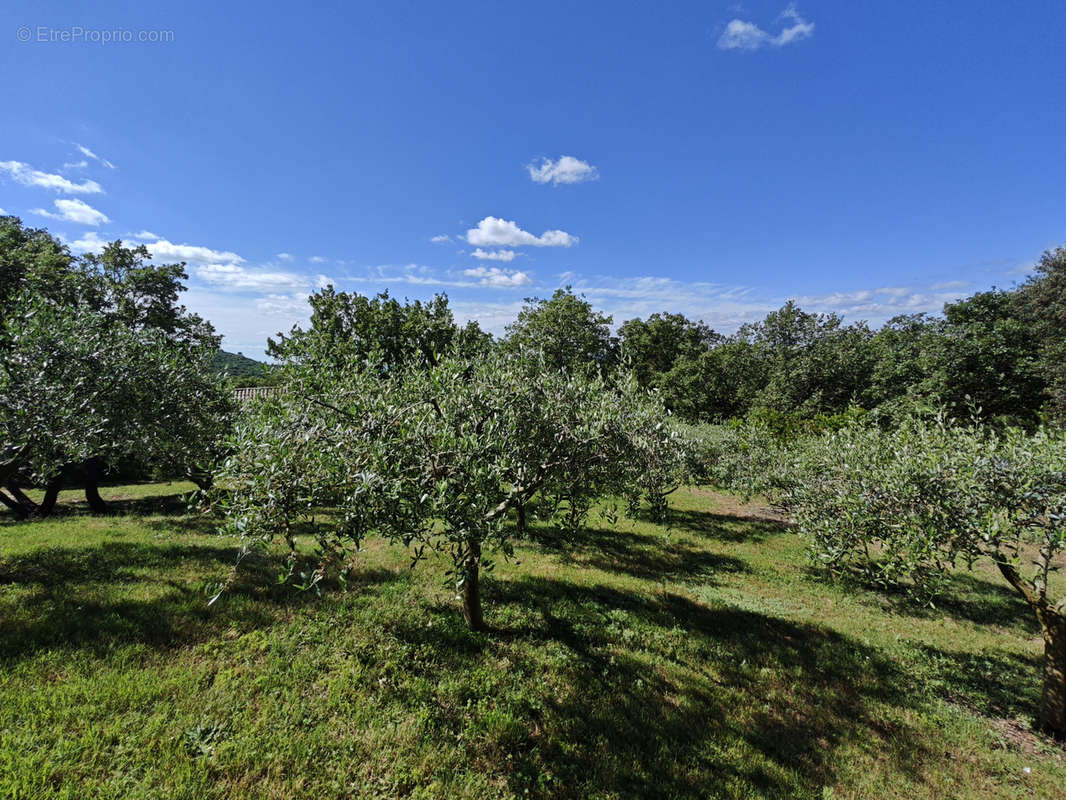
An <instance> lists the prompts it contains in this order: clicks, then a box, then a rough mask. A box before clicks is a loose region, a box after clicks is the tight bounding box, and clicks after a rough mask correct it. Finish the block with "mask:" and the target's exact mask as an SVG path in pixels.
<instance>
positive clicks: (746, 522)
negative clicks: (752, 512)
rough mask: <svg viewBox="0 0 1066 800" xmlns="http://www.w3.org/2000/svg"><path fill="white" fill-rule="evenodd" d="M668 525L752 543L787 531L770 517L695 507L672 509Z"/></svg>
mask: <svg viewBox="0 0 1066 800" xmlns="http://www.w3.org/2000/svg"><path fill="white" fill-rule="evenodd" d="M670 527H671V528H679V529H682V530H686V531H691V532H692V533H696V534H700V535H701V536H704V537H707V538H709V539H717V540H719V541H722V542H753V543H756V544H758V543H759V542H762V541H765V540H766V539H768V538H770V537H773V536H777V535H779V534H782V533H787V532H788V531H789V527H788V524H787V523H785V522H784V521H782V520H779V519H774V518H773V517H769V516H739V515H733V514H720V513H715V512H713V511H697V510H694V509H671V510H670Z"/></svg>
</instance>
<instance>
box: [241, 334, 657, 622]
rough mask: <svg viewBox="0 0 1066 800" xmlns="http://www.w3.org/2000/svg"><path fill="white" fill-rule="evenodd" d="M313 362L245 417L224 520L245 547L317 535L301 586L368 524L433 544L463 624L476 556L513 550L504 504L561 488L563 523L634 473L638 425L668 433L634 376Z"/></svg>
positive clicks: (438, 362)
mask: <svg viewBox="0 0 1066 800" xmlns="http://www.w3.org/2000/svg"><path fill="white" fill-rule="evenodd" d="M322 373H323V369H322V368H321V367H313V366H312V367H309V366H307V365H295V366H290V367H289V368H288V377H287V382H286V391H285V392H283V393H281V394H279V395H278V396H276V397H273V398H268V399H266V400H263V401H261V402H260V403H258V404H257V405H256V406H253V407H252V408H250V409H249V411H248V413H246V414H243V415H241V418H240V419H239V420H238V422H237V425H236V435H235V437H234V440H233V454H232V455H231V456H230V457H229V459H228V460H227V461H226V462H225V465H224V468H223V470H222V472H221V480H220V483H225V485H226V487H227V490H228V491H227V495H226V499H225V501H224V508H225V511H226V515H227V523H226V529H227V530H228V531H230V532H233V533H237V534H240V535H241V536H242V537H243V538H244V541H245V547H246V549H245V551H246V552H247V551H248V550H250V549H251V548H253V547H256V546H260V545H266V544H267V543H269V542H270V541H272V540H273V539H274V538H275V537H278V536H280V537H284V538H285V539H286V540H287V541H288V542H289V545H290V546H291V547H292V548H293V551H294V552H295V538H296V536H297V534H298V533H299V532H300V531H301V530H306V531H310V532H313V534H314V536H315V537H316V539H317V541H318V545H319V552H320V554H321V561H320V563H319V565H318V567H317V568H316V569H315V570H314V571H313V572H312V574H310V575H309V576H308V577H307V579H306V583H315V582H317V581H318V580H320V579H321V578H322V577H324V576H325V575H326V574H327V572H328V571H329V570H330V569H331V567H333V566H336V565H339V564H343V563H346V561H347V559H348V554H349V553H350V552H351V551H352V550H353V549H358V547H359V544H360V542H361V541H362V540H363V539H364V538H365V537H366V536H368V535H370V534H372V533H377V534H380V535H382V536H384V537H386V538H388V539H390V540H392V541H395V542H400V543H402V544H404V545H406V546H408V547H410V548H411V549H412V552H413V554H414V558H415V560H416V561H417V560H418V559H419V558H421V557H422V556H423V555H425V554H426V553H428V552H430V551H439V552H442V553H444V554H446V555H447V556H448V557H449V559H450V565H451V566H450V569H449V572H448V579H449V580H450V581H452V582H453V583H454V585H455V587H456V591H457V595H458V597H459V599H461V602H462V610H463V615H464V617H465V619H466V621H467V623H468V625H469V626H470V627H471V628H473V629H479V628H482V627H483V625H484V620H483V614H482V606H481V592H480V583H479V575H480V573H481V572H482V571H483V570H485V569H486V568H489V567H491V560H490V558H489V556H488V554H487V552H486V551H487V550H490V549H491V550H496V551H499V552H501V553H503V554H504V556H509V555H511V553H512V552H513V550H512V548H513V537H514V536H515V533H516V529H515V527H514V525H512V524H511V522H510V519H509V518H510V516H511V515H512V513H515V514H517V513H519V512H520V511H521V509H522V508H523V507H524V505H525V504H526V503H528V502H529V501H530V500H531V499H532V498H533V497H534V496H537V495H538V494H539V495H540V496H542V497H545V498H550V500H549V502H548V503H546V504H547V505H550V504H551V502H553V501H554V500H558V499H560V498H561V499H562V500H563V502H562V505H563V506H564V507H565V514H566V515H567V516H568V517H569V518H570V519H569V522H570V523H571V526H572V525H573V523H574V522H575V520H576V519H579V518H580V517H581V516H582V515H583V514H584V513H585V511H587V509H588V501H589V499H590V498H595V497H599V496H602V495H604V494H608V493H611V494H613V493H620V492H621V491H622V490H623V489H626V488H627V487H628V485H629V483H630V482H631V481H632V480H633V465H634V464H635V463H639V461H638V460H637V458H636V454H637V452H638V451H637V449H636V448H637V445H636V444H635V442H634V434H635V433H638V432H639V435H640V436H641V437H644V438H646V439H653V438H655V437H665V436H666V432H665V428H664V427H663V426H661V425H660V426H658V427H656V426H654V425H653V426H651V427H649V426H648V422H649V421H650V420H652V419H654V420H655V422H657V423H661V422H662V421H663V419H664V418H665V413H664V412H663V411H662V409H661V407H659V408H658V413H655V412H653V411H645V412H644V413H643V414H642V415H637V414H635V413H634V410H635V409H641V408H645V407H646V406H647V405H649V404H651V405H654V404H655V401H654V399H653V398H651V397H650V396H647V395H644V394H643V393H641V392H640V390H639V389H638V388H637V386H636V384H635V382H634V381H632V380H631V379H630V380H624V381H621V382H617V383H615V384H614V385H613V386H609V385H608V384H607V383H606V382H605V381H604V380H603V379H602V378H601V377H598V376H591V375H588V374H586V372H585V371H583V370H575V371H569V370H562V369H554V368H551V367H549V366H547V365H546V364H545V363H544V361H543V359H541V358H536V357H533V356H530V355H528V354H527V355H522V354H513V353H505V352H500V351H490V352H487V353H483V354H480V355H476V356H468V355H462V354H457V353H455V352H454V351H451V352H450V353H444V354H440V355H438V356H436V357H435V358H434V359H433V361H432V363H431V364H428V365H425V364H417V363H411V364H407V365H397V366H394V367H393V368H391V369H382V368H381V362H380V358H379V357H376V356H374V355H373V354H372V355H371V356H370V357H368V358H365V359H361V360H359V359H354V360H352V361H350V362H349V363H348V364H347V365H345V366H344V367H343V368H341V369H337V370H335V371H333V372H332V373H331V374H330V375H328V376H326V377H324V376H323V374H322ZM644 446H645V447H646V446H647V445H644ZM648 485H649V484H648V482H647V481H646V482H645V486H648ZM652 488H653V489H654V488H656V487H652ZM323 507H326V508H329V509H331V511H330V512H329V513H328V514H327V515H323V514H322V513H320V512H321V509H322V508H323Z"/></svg>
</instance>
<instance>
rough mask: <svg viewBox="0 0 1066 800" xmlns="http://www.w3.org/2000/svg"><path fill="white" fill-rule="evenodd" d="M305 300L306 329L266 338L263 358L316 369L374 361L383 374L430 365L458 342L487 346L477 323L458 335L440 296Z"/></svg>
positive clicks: (337, 295)
mask: <svg viewBox="0 0 1066 800" xmlns="http://www.w3.org/2000/svg"><path fill="white" fill-rule="evenodd" d="M308 301H309V302H310V304H311V324H310V326H309V327H308V328H307V329H306V330H304V329H303V328H300V327H299V326H293V328H292V330H291V331H290V332H289V333H288V334H287V335H286V334H279V336H278V338H277V339H268V340H267V354H268V355H270V356H272V357H274V358H277V359H278V360H279V361H287V362H292V363H315V364H318V365H319V366H320V367H325V366H327V365H330V366H333V367H340V366H343V365H345V364H348V363H350V362H352V361H363V360H366V359H368V358H370V357H371V356H373V357H374V358H375V360H376V361H377V363H378V364H379V365H380V367H381V368H382V369H386V370H389V369H395V368H398V367H402V366H406V365H407V364H409V363H416V364H419V365H421V366H423V367H429V366H432V365H433V364H434V363H436V361H437V359H438V358H439V356H440V354H441V353H444V352H445V351H447V350H448V349H449V348H450V347H451V345H452V343H453V341H454V340H456V339H457V338H458V339H460V340H461V341H462V342H464V343H466V346H469V347H471V348H474V349H477V348H479V347H482V346H484V345H485V341H486V340H485V337H486V336H487V334H482V333H481V331H480V329H479V328H478V327H477V323H471V324H469V325H467V326H466V327H465V328H463V329H462V331H461V332H460V329H459V328H457V326H456V324H455V319H454V317H453V316H452V312H451V309H450V308H448V298H447V296H446V295H443V294H438V295H436V296H434V298H433V299H432V300H430V301H429V302H428V303H423V302H421V301H420V300H415V301H414V302H404V303H400V301H398V300H397V299H396V298H394V297H389V293H388V292H382V293H381V294H379V295H377V296H376V297H373V298H371V297H366V296H364V295H361V294H358V293H356V292H337V291H335V290H334V288H333V287H332V286H329V287H327V288H325V289H322V290H321V291H319V292H316V293H315V294H313V295H311V297H309V298H308Z"/></svg>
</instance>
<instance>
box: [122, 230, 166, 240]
mask: <svg viewBox="0 0 1066 800" xmlns="http://www.w3.org/2000/svg"><path fill="white" fill-rule="evenodd" d="M130 236H131V237H132V238H134V239H148V240H150V241H155V240H156V239H160V238H162V237H161V236H160V235H159V234H157V233H152V232H151V231H139V232H138V233H131V234H130Z"/></svg>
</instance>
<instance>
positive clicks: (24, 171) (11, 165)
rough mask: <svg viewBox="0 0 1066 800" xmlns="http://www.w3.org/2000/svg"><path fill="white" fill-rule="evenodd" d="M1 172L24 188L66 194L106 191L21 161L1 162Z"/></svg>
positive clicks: (90, 183) (89, 183) (91, 184)
mask: <svg viewBox="0 0 1066 800" xmlns="http://www.w3.org/2000/svg"><path fill="white" fill-rule="evenodd" d="M0 170H3V171H4V172H6V173H8V174H9V175H10V176H11V177H12V178H13V179H14V180H16V181H18V182H19V183H21V184H22V185H23V186H37V187H39V188H41V189H52V190H54V191H57V192H63V193H64V194H101V193H102V192H103V191H104V190H103V189H102V188H101V186H100V184H98V183H97V182H96V181H82V182H81V183H74V182H73V181H70V180H67V179H66V178H64V177H63V176H62V175H56V174H54V173H50V172H41V171H40V170H39V169H34V168H33V167H31V166H30V165H29V164H24V163H22V162H21V161H0Z"/></svg>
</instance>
